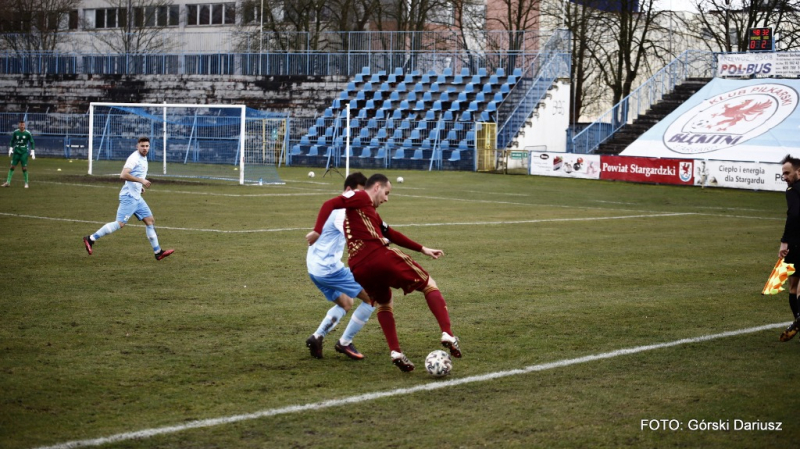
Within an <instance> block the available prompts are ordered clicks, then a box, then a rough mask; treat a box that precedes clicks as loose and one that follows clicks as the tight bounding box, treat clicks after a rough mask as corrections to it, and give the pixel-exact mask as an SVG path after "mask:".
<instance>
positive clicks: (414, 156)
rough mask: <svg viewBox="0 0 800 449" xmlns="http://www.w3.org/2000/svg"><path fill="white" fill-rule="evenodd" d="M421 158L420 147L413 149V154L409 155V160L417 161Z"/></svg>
mask: <svg viewBox="0 0 800 449" xmlns="http://www.w3.org/2000/svg"><path fill="white" fill-rule="evenodd" d="M420 159H422V148H417V149H416V150H414V155H413V156H411V160H414V161H418V160H420Z"/></svg>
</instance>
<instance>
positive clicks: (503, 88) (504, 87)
mask: <svg viewBox="0 0 800 449" xmlns="http://www.w3.org/2000/svg"><path fill="white" fill-rule="evenodd" d="M509 92H511V85H509V84H508V83H503V84H501V85H500V93H502V94H504V95H505V94H507V93H509Z"/></svg>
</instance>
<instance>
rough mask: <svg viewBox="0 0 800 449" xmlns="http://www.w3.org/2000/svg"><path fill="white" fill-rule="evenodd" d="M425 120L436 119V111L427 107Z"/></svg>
mask: <svg viewBox="0 0 800 449" xmlns="http://www.w3.org/2000/svg"><path fill="white" fill-rule="evenodd" d="M425 120H429V121H434V120H436V112H434V111H432V110H430V109H429V110H428V111H427V112H425Z"/></svg>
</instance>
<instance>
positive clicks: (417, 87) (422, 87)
mask: <svg viewBox="0 0 800 449" xmlns="http://www.w3.org/2000/svg"><path fill="white" fill-rule="evenodd" d="M413 92H425V85H424V84H422V83H417V84H415V85H414V90H413Z"/></svg>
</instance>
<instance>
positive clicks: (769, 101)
mask: <svg viewBox="0 0 800 449" xmlns="http://www.w3.org/2000/svg"><path fill="white" fill-rule="evenodd" d="M798 90H800V80H778V79H775V80H773V79H770V80H735V81H734V80H724V79H714V80H712V81H711V82H710V83H709V84H707V85H706V86H705V87H703V88H702V89H701V90H700V91H699V92H698V93H696V94H695V95H693V96H692V97H691V98H690V99H688V100H687V101H686V102H685V103H683V104H682V105H680V106H679V107H678V108H677V109H676V110H675V111H674V112H672V113H671V114H669V115H668V116H667V117H665V118H664V119H663V120H661V121H660V122H658V123H657V124H656V125H655V126H653V127H652V128H650V129H649V130H648V131H647V132H645V133H644V134H642V135H641V136H640V137H639V138H638V139H636V141H635V142H633V143H632V144H630V145H629V146H628V147H627V148H626V149H625V150H624V151H623V152H622V153H621V155H622V156H643V157H662V158H687V159H716V160H728V161H742V162H773V163H775V162H779V161H780V160H781V159H783V158H784V156H786V155H787V154H791V153H792V151H794V152H795V153H797V152H798V151H797V148H800V111H798V108H797V105H798V99H799V98H800V95H799V94H798Z"/></svg>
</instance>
